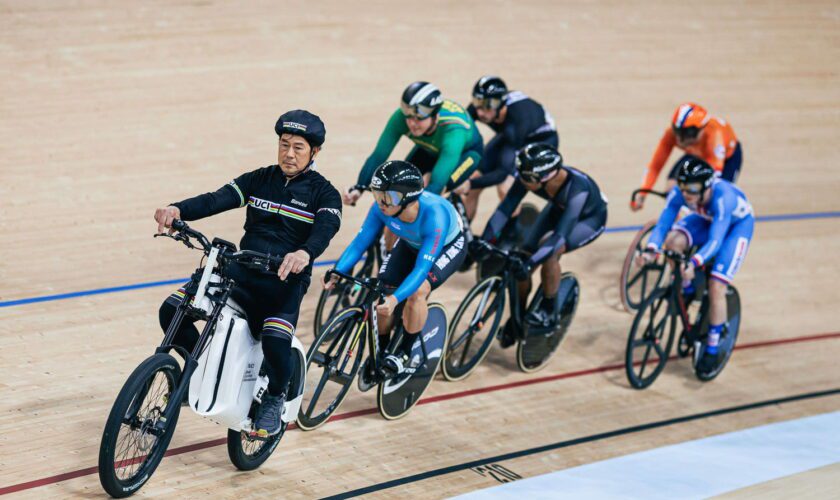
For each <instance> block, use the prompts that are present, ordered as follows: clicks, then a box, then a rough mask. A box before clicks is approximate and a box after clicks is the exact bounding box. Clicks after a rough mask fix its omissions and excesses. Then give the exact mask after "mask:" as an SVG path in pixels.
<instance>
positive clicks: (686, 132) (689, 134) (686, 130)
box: [672, 127, 701, 141]
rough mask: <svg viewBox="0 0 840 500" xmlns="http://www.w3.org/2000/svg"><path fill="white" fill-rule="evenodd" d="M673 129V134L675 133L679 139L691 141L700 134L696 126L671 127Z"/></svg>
mask: <svg viewBox="0 0 840 500" xmlns="http://www.w3.org/2000/svg"><path fill="white" fill-rule="evenodd" d="M672 128H673V130H674V135H676V136H677V137H678V138H679V139H680V140H681V141H686V140H688V141H691V140H694V139H697V136H699V135H700V130H701V129H700V128H697V127H683V128H677V127H672Z"/></svg>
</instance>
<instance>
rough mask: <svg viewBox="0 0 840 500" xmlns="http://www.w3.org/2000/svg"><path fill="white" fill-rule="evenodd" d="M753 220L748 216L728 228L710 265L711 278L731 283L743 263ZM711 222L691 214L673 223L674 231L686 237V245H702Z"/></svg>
mask: <svg viewBox="0 0 840 500" xmlns="http://www.w3.org/2000/svg"><path fill="white" fill-rule="evenodd" d="M754 223H755V221H754V219H753V218H752V217H748V218H746V219H743V220H741V221H739V222H736V223H735V224H734V225H732V226H731V227H730V228H729V231H727V233H726V236H725V237H724V238H723V244H721V246H720V250H718V252H717V253H716V254H715V257H714V259H713V260H714V263H713V265H712V272H711V274H712V278H715V279H717V280H719V281H722V282H724V283H727V284H729V283H731V282H732V279H733V278H734V277H735V273H737V272H738V269H740V268H741V264H743V263H744V257H746V256H747V250H748V249H749V246H750V240H751V239H752V234H753V225H754ZM711 225H712V222H711V221H709V220H707V219H705V218H703V217H702V216H700V215H697V214H691V215H688V216H687V217H685V218H683V219H681V220H680V221H679V222H677V223H676V224H674V227H673V229H674V231H678V232H680V233H682V234H684V235H685V236H686V238H688V246H689V247H691V246H697V247H702V246H703V245H705V244H706V241H708V239H709V228H710V227H711Z"/></svg>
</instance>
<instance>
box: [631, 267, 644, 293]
mask: <svg viewBox="0 0 840 500" xmlns="http://www.w3.org/2000/svg"><path fill="white" fill-rule="evenodd" d="M643 274H645V266H642V267H641V268H640V269H639V270H638V272H636V274H635V275H634V276H633V277H632V278H631V279H629V280H627V288H632V286H633V285H635V284H636V282H637V281H639V278H641V277H642V275H643Z"/></svg>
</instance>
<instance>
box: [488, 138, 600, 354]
mask: <svg viewBox="0 0 840 500" xmlns="http://www.w3.org/2000/svg"><path fill="white" fill-rule="evenodd" d="M516 169H517V171H516V172H515V174H514V176H515V178H516V179H515V180H514V183H513V186H512V187H511V188H510V190H509V191H508V193H507V195H506V196H505V199H504V200H502V203H501V204H499V207H498V208H497V209H496V211H495V212H494V213H493V215H492V216H491V217H490V221H489V222H488V223H487V227H486V228H485V230H484V234H483V235H482V239H483V240H485V241H489V242H491V243H495V242H496V240H497V239H498V238H499V236H500V235H501V232H502V229H503V228H504V227H505V224H506V223H507V221H508V219H510V216H511V214H512V213H513V211H514V210H515V209H516V207H517V206H519V203H520V202H521V201H522V198H524V197H525V194H527V193H528V191H531V192H532V193H534V194H536V195H537V196H539V197H541V198H544V199H546V200H548V202H549V203H548V204H547V205H546V206H545V208H543V210H542V212H540V215H539V217H538V218H537V220H536V222H535V223H534V226H533V227H532V228H531V229H530V232H529V233H528V234H527V235H526V237H525V241H524V243H523V244H522V250H524V251H526V252H528V253H530V254H531V257H530V259H528V260H527V261H526V262H525V263H524V266H523V268H521V269H517V270H516V271H517V278H518V279H519V297H520V298H521V299H522V300H523V304H521V305H522V306H523V307H524V305H525V304H524V302H525V301H526V300H527V299H528V293H529V292H530V290H531V272H532V271H533V270H534V269H535V268H536V267H537V266H540V274H541V277H542V287H543V301H542V304H540V307H539V308H538V309H536V310H535V311H534V312H533V313H532V314H529V315H528V317H527V318H526V320H527V321H529V322H532V323H534V324H537V325H540V326H544V327H550V326H553V325H554V324H555V323H556V320H557V318H556V314H555V304H554V303H555V300H554V299H555V297H556V295H557V288H558V286H559V284H560V274H561V272H560V256H562V255H563V254H565V253H569V252H571V251H573V250H576V249H578V248H580V247H582V246H584V245H587V244H589V243H591V242H592V241H594V240H595V239H596V238H597V237H598V236H600V235H601V233H603V232H604V227H605V226H606V224H607V200H606V198H605V197H604V195H603V194H602V193H601V190H600V189H599V188H598V185H597V184H595V181H594V180H592V178H591V177H589V176H588V175H586V174H584V173H583V172H581V171H580V170H577V169H575V168H572V167H568V166H564V165H563V157H562V156H561V155H560V153H559V152H558V151H557V150H556V149H555V148H554V147H553V146H551V145H549V144H543V143H533V144H528V145H527V146H525V147H524V148H522V150H520V151H519V153H518V154H517V157H516ZM512 327H513V325H512V322H511V321H508V323H507V324H506V325H505V329H504V332H503V336H502V345H503V346H505V347H507V346H508V345H511V344H513V342H514V336H513V334H514V332H513V331H512Z"/></svg>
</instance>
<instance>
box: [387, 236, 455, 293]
mask: <svg viewBox="0 0 840 500" xmlns="http://www.w3.org/2000/svg"><path fill="white" fill-rule="evenodd" d="M417 254H418V251H417V249H416V248H414V247H412V246H411V245H409V244H408V243H406V242H405V241H403V240H397V243H396V244H395V245H394V248H393V249H392V250H391V253H390V254H389V255H388V256H387V257H386V258H385V260H384V261H382V267H380V268H379V279H380V280H381V281H382V284H383V285H385V286H387V287H389V288H397V287H399V286H400V284H401V283H402V282H403V281H404V280H405V278H406V277H408V275H409V274H410V273H411V271H412V270H413V269H414V266H415V264H416V263H417ZM466 257H467V245H466V243H465V238H464V233H463V232H461V233H458V236H456V237H455V239H454V240H452V241H451V242H449V243H447V244H446V245H444V247H443V250H442V251H441V252H440V255H439V256H438V258H437V260H435V263H434V264H432V270H431V271H429V274H428V275H427V276H426V281H428V282H429V284H430V285H432V290H434V289H436V288H437V287H439V286H440V285H442V284H443V282H444V281H446V280H447V279H449V277H450V276H452V275H453V274H454V273H455V271H457V270H458V269H460V267H461V264H463V263H464V259H465V258H466Z"/></svg>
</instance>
